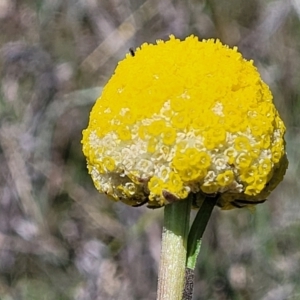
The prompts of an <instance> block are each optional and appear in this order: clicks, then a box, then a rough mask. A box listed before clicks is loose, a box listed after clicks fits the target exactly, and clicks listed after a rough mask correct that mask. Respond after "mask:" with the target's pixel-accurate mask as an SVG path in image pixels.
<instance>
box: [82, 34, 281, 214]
mask: <svg viewBox="0 0 300 300" xmlns="http://www.w3.org/2000/svg"><path fill="white" fill-rule="evenodd" d="M284 133H285V126H284V123H283V121H282V120H281V118H280V116H279V114H278V112H277V110H276V108H275V106H274V104H273V102H272V94H271V92H270V90H269V88H268V86H267V85H266V84H265V83H264V82H263V81H262V79H261V78H260V75H259V73H258V71H257V69H256V68H255V67H254V65H253V61H252V60H250V61H247V60H245V59H244V58H243V57H242V55H241V54H240V53H239V52H238V50H237V48H236V47H234V48H233V49H230V48H229V47H227V46H225V45H223V44H222V43H221V42H220V41H219V40H213V39H210V40H203V41H199V40H198V38H196V37H195V36H190V37H188V38H186V39H185V40H184V41H180V40H178V39H176V38H175V37H174V36H170V40H168V41H166V42H164V41H160V40H159V41H157V44H156V45H151V44H143V45H142V46H141V47H140V48H137V50H136V52H135V55H134V56H131V55H130V54H127V55H126V57H125V59H124V60H123V61H121V62H120V63H119V64H118V66H117V68H116V70H115V73H114V75H113V76H112V77H111V79H110V80H109V82H108V83H107V85H106V86H105V88H104V90H103V93H102V95H101V97H100V98H99V99H98V100H97V101H96V103H95V105H94V107H93V109H92V111H91V114H90V120H89V125H88V128H87V129H86V130H84V131H83V139H82V143H83V153H84V155H85V156H86V159H87V166H88V170H89V173H90V174H91V176H92V179H93V181H94V184H95V186H96V188H97V189H98V190H99V191H100V192H102V193H105V194H107V195H109V196H110V197H111V198H113V199H115V200H120V201H123V202H125V203H127V204H129V205H133V206H135V205H139V204H141V203H144V202H147V201H148V206H149V207H160V206H163V205H165V204H167V203H169V202H173V201H179V200H182V199H185V198H186V197H187V196H188V194H189V193H203V194H206V195H208V196H215V195H216V194H219V200H218V205H219V206H221V207H222V208H223V209H230V208H234V207H241V206H248V205H252V204H255V203H257V202H262V201H263V200H264V199H265V198H266V197H267V196H268V195H269V193H270V192H271V191H272V190H273V189H274V188H275V187H276V186H277V184H278V183H279V182H280V181H281V180H282V178H283V175H284V173H285V170H286V168H287V159H286V154H285V141H284Z"/></svg>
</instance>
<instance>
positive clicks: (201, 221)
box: [183, 196, 218, 300]
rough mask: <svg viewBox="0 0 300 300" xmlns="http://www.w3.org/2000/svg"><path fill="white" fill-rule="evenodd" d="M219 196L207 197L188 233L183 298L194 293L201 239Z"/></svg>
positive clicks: (188, 297) (188, 298)
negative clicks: (195, 272)
mask: <svg viewBox="0 0 300 300" xmlns="http://www.w3.org/2000/svg"><path fill="white" fill-rule="evenodd" d="M217 200H218V197H217V196H216V197H211V198H208V197H207V198H205V199H204V201H203V203H202V205H201V207H200V209H199V211H198V213H197V215H196V218H195V220H194V222H193V224H192V227H191V229H190V232H189V235H188V248H187V260H186V270H185V272H186V275H185V277H186V279H185V286H184V291H183V299H184V300H190V299H192V295H193V287H194V270H195V266H196V262H197V257H198V255H199V253H200V248H201V241H202V236H203V233H204V230H205V228H206V225H207V223H208V220H209V218H210V216H211V213H212V211H213V208H214V206H215V205H216V203H217Z"/></svg>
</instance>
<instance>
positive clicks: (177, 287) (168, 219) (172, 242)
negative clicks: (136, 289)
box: [157, 196, 192, 300]
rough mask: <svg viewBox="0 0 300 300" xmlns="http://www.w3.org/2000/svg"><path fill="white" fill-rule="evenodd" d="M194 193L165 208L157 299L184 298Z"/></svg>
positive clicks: (176, 299) (180, 299)
mask: <svg viewBox="0 0 300 300" xmlns="http://www.w3.org/2000/svg"><path fill="white" fill-rule="evenodd" d="M191 203H192V196H189V197H188V198H187V199H185V200H181V201H177V202H174V203H172V204H168V205H166V206H165V208H164V226H163V234H162V247H161V258H160V269H159V278H158V293H157V300H182V292H183V288H184V280H185V266H186V257H187V237H188V231H189V220H190V211H191Z"/></svg>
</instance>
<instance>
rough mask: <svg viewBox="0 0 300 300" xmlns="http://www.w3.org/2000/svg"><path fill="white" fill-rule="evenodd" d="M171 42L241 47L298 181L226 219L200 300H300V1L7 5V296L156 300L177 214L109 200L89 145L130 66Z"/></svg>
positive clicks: (2, 6)
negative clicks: (110, 89) (95, 115)
mask: <svg viewBox="0 0 300 300" xmlns="http://www.w3.org/2000/svg"><path fill="white" fill-rule="evenodd" d="M169 34H174V35H176V36H177V37H179V38H184V37H186V36H188V35H190V34H195V35H197V36H199V38H219V39H220V40H221V41H222V42H223V43H226V44H228V45H230V46H234V45H237V46H238V47H239V49H240V51H241V52H242V53H243V55H244V56H245V57H246V58H249V59H250V58H252V59H254V61H255V65H256V66H257V67H258V68H259V70H260V72H261V74H262V77H263V79H264V80H265V81H266V82H267V83H268V84H269V85H270V87H271V90H272V91H273V94H274V101H275V103H276V106H277V108H278V110H279V112H280V114H281V116H282V118H283V119H284V121H285V123H286V125H287V134H286V140H287V151H288V158H289V161H290V165H289V169H288V171H287V174H286V176H285V179H284V181H283V182H282V183H281V184H280V185H279V187H278V188H277V189H276V190H275V191H274V192H273V194H272V195H271V196H270V198H269V201H267V202H266V203H265V204H262V205H259V206H257V209H256V212H255V213H253V212H250V211H249V210H243V209H236V210H233V211H226V212H225V211H220V210H219V209H218V208H216V209H215V210H214V213H213V216H212V218H211V220H210V223H209V226H208V228H207V231H206V233H205V237H204V243H203V247H202V250H201V255H200V258H199V263H198V268H197V270H196V282H195V293H194V298H193V299H194V300H196V299H197V300H202V299H203V300H204V299H220V300H221V299H222V300H223V299H224V300H225V299H235V300H239V299H246V300H248V299H249V300H257V299H263V300H284V299H300V277H299V274H300V216H299V214H300V201H299V194H300V184H299V182H298V180H297V178H298V176H299V175H300V174H299V173H300V165H299V161H300V151H299V146H300V130H299V129H300V117H299V115H300V102H299V92H300V1H299V0H276V1H273V0H268V1H265V0H251V1H243V0H232V1H225V0H207V1H204V0H203V1H201V0H173V1H172V0H163V1H159V0H152V1H150V0H148V1H144V0H122V1H121V0H68V1H63V0H27V1H26V0H0V72H1V78H0V299H1V300H23V299H24V300H35V299H36V300H41V299H43V300H52V299H53V300H54V299H55V300H58V299H61V300H67V299H76V300H95V299H96V300H101V299H115V300H118V299H120V300H121V299H122V300H124V299H125V300H127V299H129V300H131V299H137V300H140V299H145V300H147V299H149V300H150V299H155V296H156V286H157V270H158V264H159V255H160V239H161V227H162V215H163V210H154V211H152V210H149V209H146V208H143V207H141V208H130V207H127V206H125V205H122V204H120V203H114V202H112V201H109V200H107V199H106V198H105V197H104V196H102V195H100V194H98V192H97V191H96V190H95V188H94V186H93V184H92V181H91V178H90V177H89V175H88V173H87V170H86V164H85V159H84V157H83V154H82V152H81V144H80V140H81V132H82V129H84V128H85V127H86V126H87V122H88V116H89V111H90V109H91V107H92V105H93V103H94V102H95V99H96V98H97V97H98V96H99V95H100V93H101V87H102V86H103V85H105V83H106V82H107V80H108V79H109V77H110V76H111V74H112V72H113V70H114V69H115V67H116V64H117V62H118V61H119V60H120V59H122V58H124V56H125V55H126V53H128V51H129V50H128V49H129V48H130V47H132V48H136V47H138V46H139V45H141V44H142V43H143V42H155V40H156V39H168V36H169ZM187 59H188V57H187Z"/></svg>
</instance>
